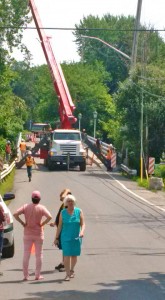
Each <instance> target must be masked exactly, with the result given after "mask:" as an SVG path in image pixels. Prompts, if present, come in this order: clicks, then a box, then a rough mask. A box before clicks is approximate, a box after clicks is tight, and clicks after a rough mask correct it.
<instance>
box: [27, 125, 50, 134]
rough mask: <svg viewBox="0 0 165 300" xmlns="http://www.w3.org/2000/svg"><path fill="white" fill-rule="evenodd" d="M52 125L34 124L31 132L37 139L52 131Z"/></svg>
mask: <svg viewBox="0 0 165 300" xmlns="http://www.w3.org/2000/svg"><path fill="white" fill-rule="evenodd" d="M51 130H52V129H51V125H50V124H48V123H33V124H32V129H31V132H33V133H34V134H35V135H36V137H40V135H42V134H44V133H47V132H49V131H51Z"/></svg>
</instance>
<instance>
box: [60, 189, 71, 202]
mask: <svg viewBox="0 0 165 300" xmlns="http://www.w3.org/2000/svg"><path fill="white" fill-rule="evenodd" d="M68 194H71V191H70V189H64V190H63V191H62V192H61V193H60V201H63V200H64V199H65V197H66V196H67V195H68Z"/></svg>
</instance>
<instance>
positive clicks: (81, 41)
mask: <svg viewBox="0 0 165 300" xmlns="http://www.w3.org/2000/svg"><path fill="white" fill-rule="evenodd" d="M134 23H135V19H134V17H132V16H128V17H125V16H112V15H110V14H106V15H104V16H103V17H102V18H99V17H98V16H97V17H95V16H92V15H90V16H88V17H84V18H83V20H81V21H80V24H77V25H76V31H75V33H74V34H75V37H76V43H77V45H78V53H79V55H80V56H81V58H82V60H83V61H85V62H87V63H90V64H92V63H94V62H95V60H98V61H101V62H102V63H103V65H104V67H105V69H106V70H107V71H108V72H109V74H111V81H110V82H108V83H107V84H108V86H109V88H110V92H111V93H113V92H115V91H116V90H117V88H118V83H119V82H122V81H124V80H125V79H126V78H127V77H128V74H129V70H130V61H129V60H128V59H126V58H124V57H123V56H122V55H121V54H119V53H117V52H116V51H114V50H113V49H111V48H109V47H108V46H107V45H105V44H103V43H101V42H100V41H98V40H95V39H89V38H82V35H86V36H94V37H98V38H100V39H102V40H103V41H105V42H107V43H108V44H110V45H112V46H114V47H116V48H117V49H119V50H121V51H122V52H124V53H125V54H127V55H128V56H131V52H132V43H133V29H134ZM141 29H142V31H141V32H140V34H139V47H138V55H137V61H139V62H141V60H142V59H141V58H142V49H143V48H144V44H145V47H146V49H147V50H146V51H147V63H151V62H152V61H154V62H155V63H158V61H159V59H161V58H163V57H164V55H165V44H164V41H163V39H162V38H161V37H160V35H159V33H158V32H155V31H154V28H150V26H141ZM146 29H147V30H148V29H151V31H150V32H148V31H146ZM158 57H159V59H158ZM161 61H162V59H161Z"/></svg>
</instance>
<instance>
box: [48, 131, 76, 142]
mask: <svg viewBox="0 0 165 300" xmlns="http://www.w3.org/2000/svg"><path fill="white" fill-rule="evenodd" d="M53 139H54V140H65V141H66V140H71V141H80V140H81V137H80V133H79V132H54V135H53Z"/></svg>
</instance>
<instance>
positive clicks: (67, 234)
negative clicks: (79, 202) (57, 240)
mask: <svg viewBox="0 0 165 300" xmlns="http://www.w3.org/2000/svg"><path fill="white" fill-rule="evenodd" d="M80 213H81V210H80V208H78V207H75V208H74V211H73V214H72V215H70V214H68V212H67V209H63V210H62V212H61V215H62V230H61V244H62V251H63V255H64V256H79V255H80V253H81V242H82V239H81V238H78V239H76V238H77V237H78V236H79V233H80Z"/></svg>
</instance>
